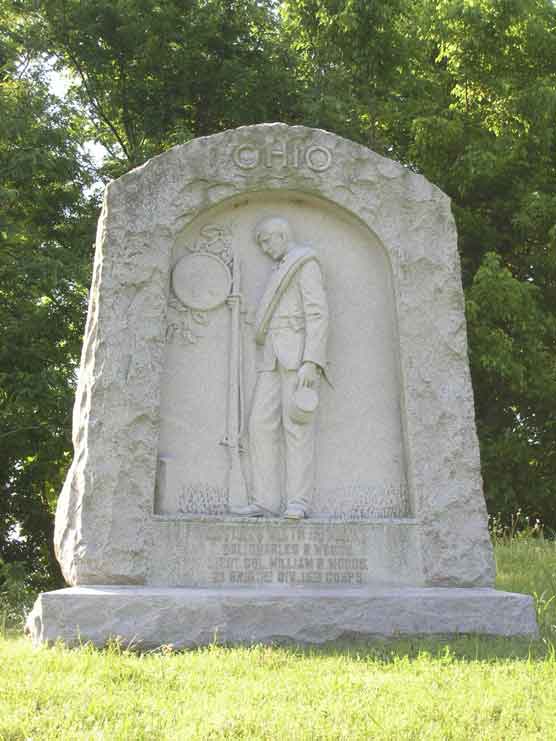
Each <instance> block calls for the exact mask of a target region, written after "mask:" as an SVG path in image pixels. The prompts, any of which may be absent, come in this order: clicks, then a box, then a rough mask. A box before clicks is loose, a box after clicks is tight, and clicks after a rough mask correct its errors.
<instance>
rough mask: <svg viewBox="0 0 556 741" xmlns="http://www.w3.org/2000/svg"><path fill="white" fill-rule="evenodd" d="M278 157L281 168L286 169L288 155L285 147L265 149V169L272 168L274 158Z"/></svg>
mask: <svg viewBox="0 0 556 741" xmlns="http://www.w3.org/2000/svg"><path fill="white" fill-rule="evenodd" d="M275 157H280V158H281V159H282V167H287V165H288V153H287V150H286V147H285V145H283V144H282V145H281V146H279V147H276V146H274V147H273V146H272V145H269V146H267V147H265V166H266V167H272V165H273V162H274V158H275Z"/></svg>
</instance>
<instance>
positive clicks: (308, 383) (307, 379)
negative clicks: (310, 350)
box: [297, 360, 320, 388]
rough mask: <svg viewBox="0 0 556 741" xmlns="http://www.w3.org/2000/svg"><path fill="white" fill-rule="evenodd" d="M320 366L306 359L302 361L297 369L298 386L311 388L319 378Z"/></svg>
mask: <svg viewBox="0 0 556 741" xmlns="http://www.w3.org/2000/svg"><path fill="white" fill-rule="evenodd" d="M319 376H320V368H319V366H318V365H317V364H316V363H311V361H309V360H308V361H307V362H305V363H303V365H302V366H301V368H300V369H299V370H298V371H297V378H298V381H297V385H298V388H303V387H306V388H311V387H312V386H314V385H315V384H316V383H317V381H318V380H319Z"/></svg>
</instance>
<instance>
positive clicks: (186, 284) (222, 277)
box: [172, 252, 232, 311]
mask: <svg viewBox="0 0 556 741" xmlns="http://www.w3.org/2000/svg"><path fill="white" fill-rule="evenodd" d="M231 287H232V276H231V274H230V270H229V268H228V266H227V265H226V263H225V262H224V261H223V260H222V259H221V258H220V257H217V255H212V254H210V253H209V252H194V253H193V254H191V255H186V256H185V257H182V259H181V260H180V261H179V262H178V263H177V265H176V267H175V268H174V270H173V272H172V288H173V289H174V293H175V294H176V296H177V297H178V298H179V300H180V301H181V302H182V304H184V305H185V306H187V307H188V308H190V309H193V310H195V311H209V310H210V309H216V308H217V307H218V306H221V305H222V304H223V303H224V301H226V299H227V298H228V296H229V295H230V290H231Z"/></svg>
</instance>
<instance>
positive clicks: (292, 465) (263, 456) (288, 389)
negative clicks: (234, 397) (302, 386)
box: [249, 363, 316, 514]
mask: <svg viewBox="0 0 556 741" xmlns="http://www.w3.org/2000/svg"><path fill="white" fill-rule="evenodd" d="M296 387H297V371H295V370H286V369H285V368H283V367H282V366H281V365H280V364H279V363H277V364H276V369H275V370H273V371H261V372H259V373H258V374H257V382H256V385H255V392H254V395H253V404H252V407H251V416H250V419H249V452H250V457H251V470H252V477H253V499H254V502H255V504H257V505H258V506H259V507H262V508H263V509H265V510H267V511H268V512H271V513H273V514H279V513H280V508H281V503H282V497H281V491H282V477H283V472H284V480H285V500H286V501H285V504H286V506H289V505H295V506H300V507H302V508H303V509H307V507H308V506H309V503H310V501H311V498H312V495H313V490H314V486H315V437H316V425H315V418H316V415H314V416H313V419H312V420H311V421H310V422H308V423H307V424H297V423H296V422H293V421H292V420H291V419H290V416H289V413H288V412H289V408H290V404H291V399H292V395H293V393H294V391H295V389H296ZM282 458H283V464H282Z"/></svg>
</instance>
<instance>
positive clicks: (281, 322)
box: [268, 316, 305, 330]
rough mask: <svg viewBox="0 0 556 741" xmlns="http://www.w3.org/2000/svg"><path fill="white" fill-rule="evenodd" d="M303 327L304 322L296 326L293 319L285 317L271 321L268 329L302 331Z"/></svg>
mask: <svg viewBox="0 0 556 741" xmlns="http://www.w3.org/2000/svg"><path fill="white" fill-rule="evenodd" d="M303 327H305V322H304V321H302V322H301V323H300V324H298V323H297V322H296V321H295V319H294V318H293V317H289V316H285V317H282V318H281V317H278V318H276V319H273V320H272V321H271V322H270V325H269V327H268V329H269V330H272V329H303Z"/></svg>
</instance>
